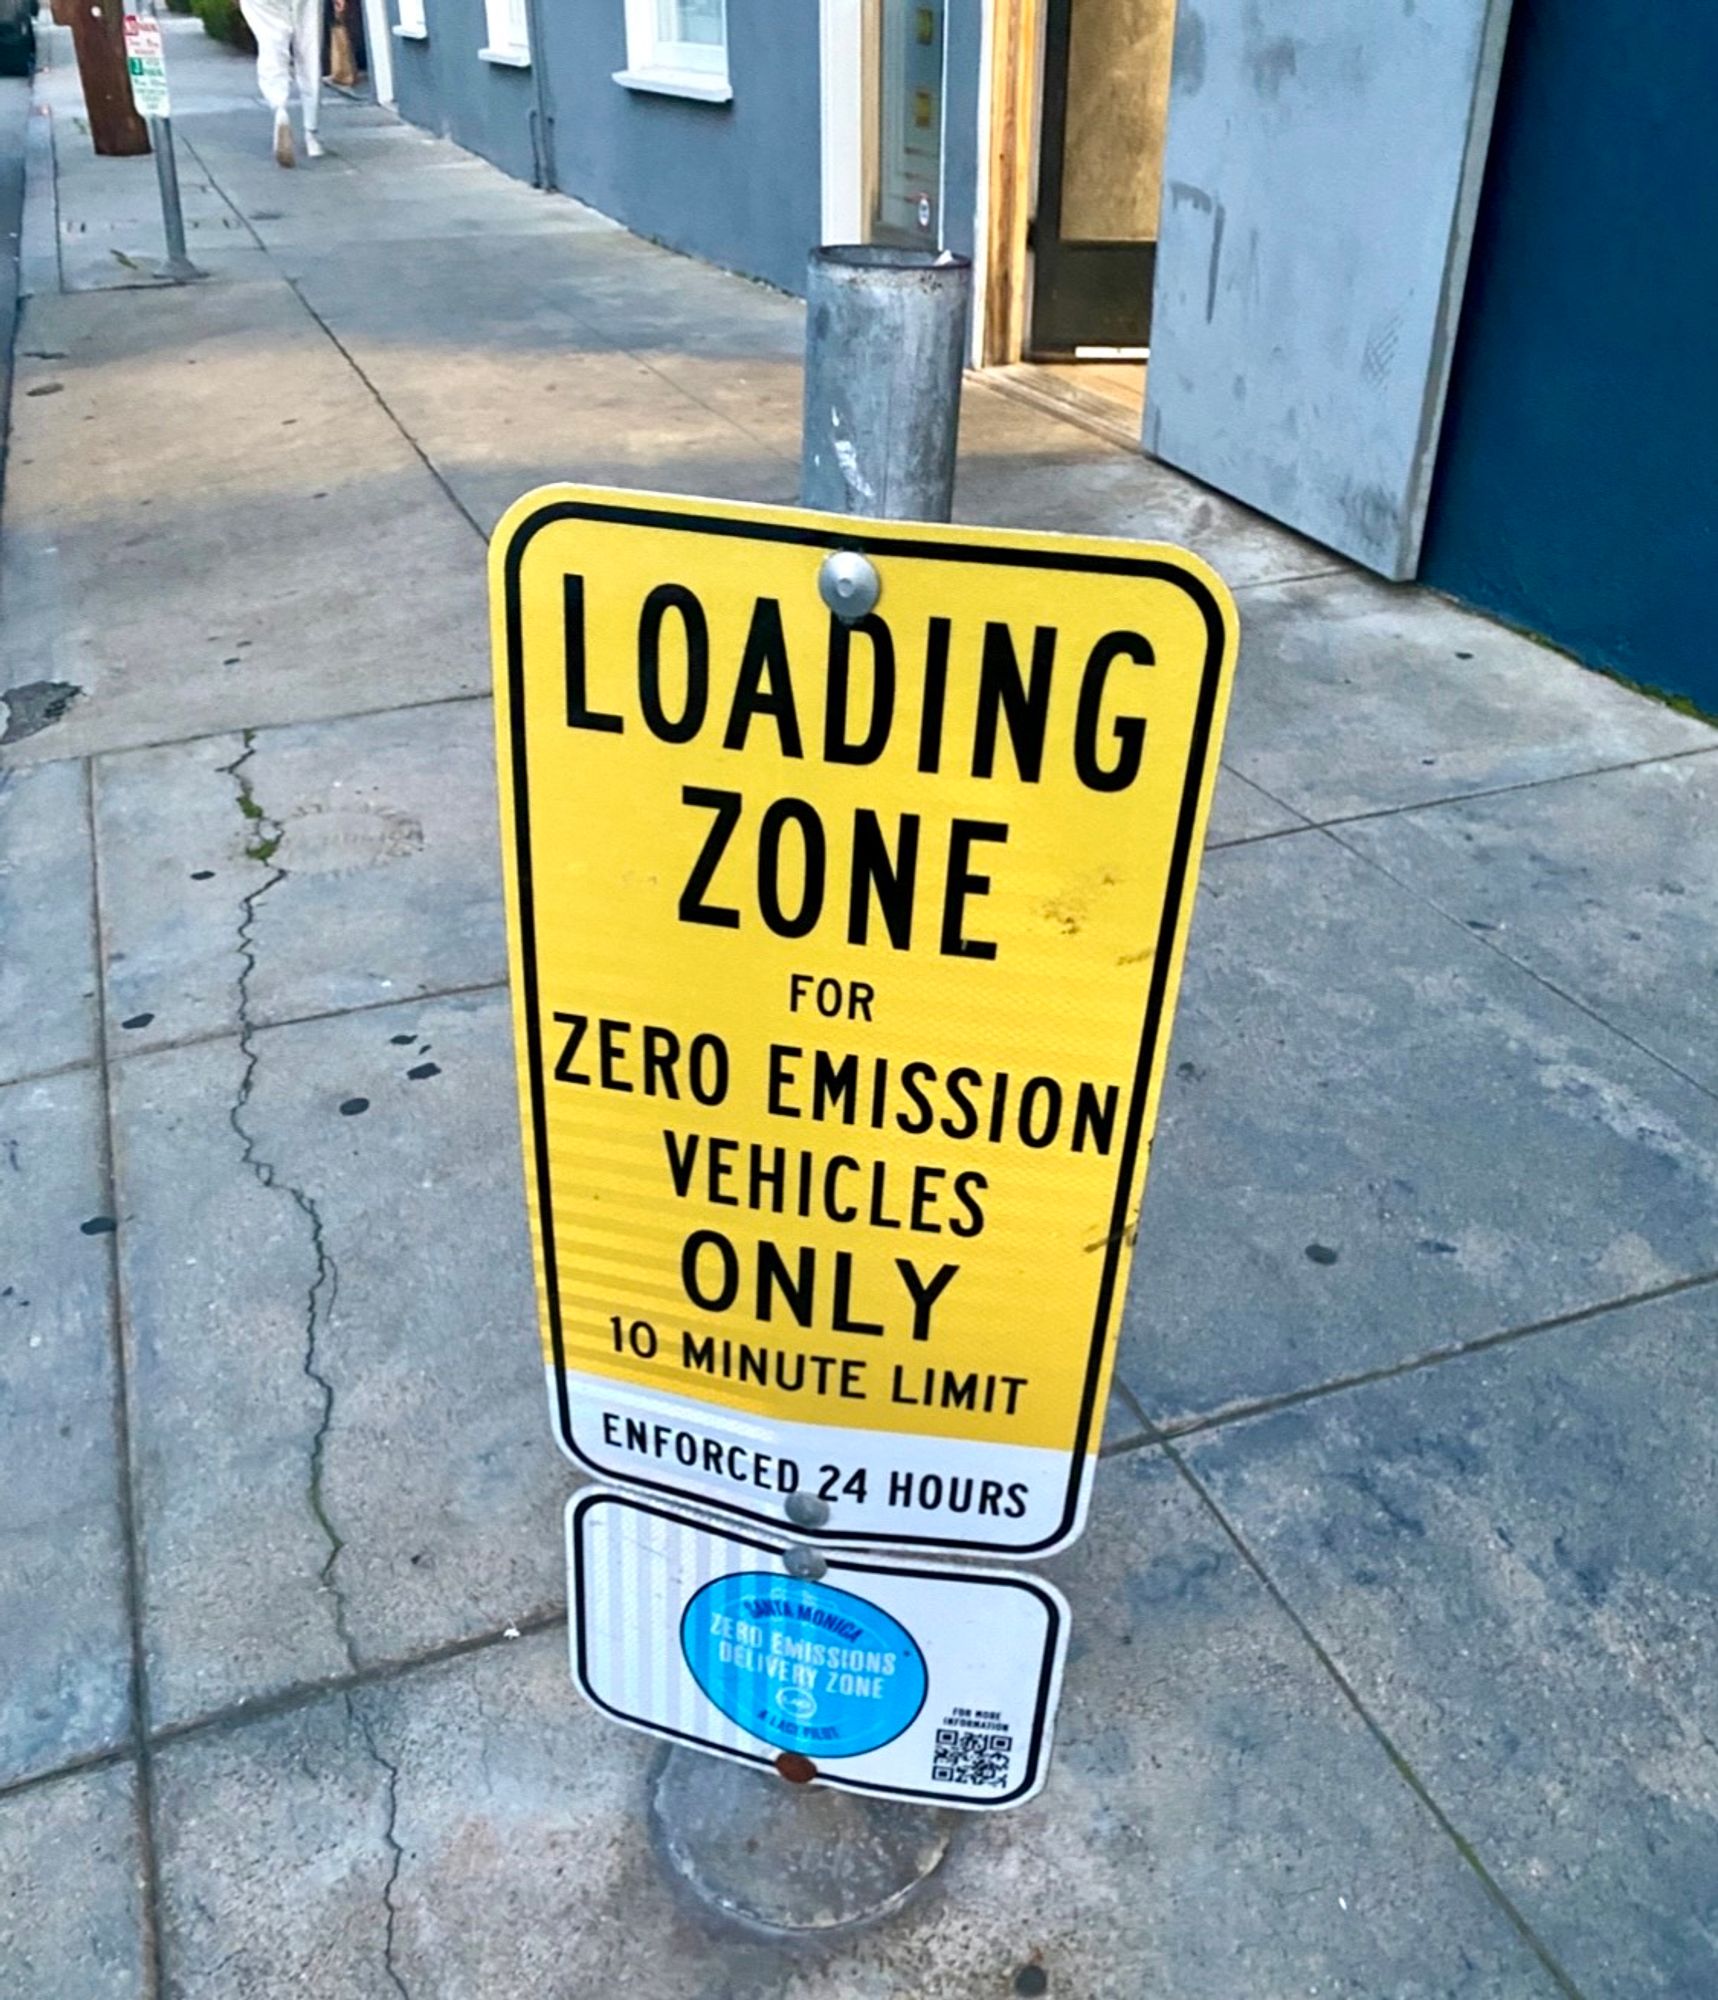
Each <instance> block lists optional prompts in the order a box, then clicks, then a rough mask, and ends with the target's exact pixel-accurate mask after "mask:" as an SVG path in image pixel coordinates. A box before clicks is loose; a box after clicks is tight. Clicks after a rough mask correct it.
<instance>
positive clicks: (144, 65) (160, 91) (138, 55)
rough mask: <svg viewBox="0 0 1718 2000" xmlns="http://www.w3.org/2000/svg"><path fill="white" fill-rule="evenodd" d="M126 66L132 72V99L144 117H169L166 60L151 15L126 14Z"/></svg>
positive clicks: (156, 25)
mask: <svg viewBox="0 0 1718 2000" xmlns="http://www.w3.org/2000/svg"><path fill="white" fill-rule="evenodd" d="M125 66H126V68H127V70H129V71H130V73H131V101H132V102H133V103H134V104H135V105H136V106H137V110H138V115H139V116H140V117H143V118H171V117H172V115H173V107H172V103H171V101H170V100H169V98H168V95H167V59H166V57H165V55H164V54H163V52H162V48H161V23H160V22H159V21H158V20H157V19H156V18H155V17H154V15H153V14H127V15H126V17H125Z"/></svg>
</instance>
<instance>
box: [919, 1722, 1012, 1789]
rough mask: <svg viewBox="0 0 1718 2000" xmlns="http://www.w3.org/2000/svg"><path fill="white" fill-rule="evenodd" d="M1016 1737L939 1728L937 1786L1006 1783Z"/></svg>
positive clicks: (934, 1772) (933, 1767)
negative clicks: (1010, 1756) (1010, 1755)
mask: <svg viewBox="0 0 1718 2000" xmlns="http://www.w3.org/2000/svg"><path fill="white" fill-rule="evenodd" d="M1013 1748H1014V1738H1013V1737H1012V1736H995V1735H992V1734H991V1733H990V1732H988V1731H986V1730H982V1729H939V1730H938V1731H937V1740H936V1749H935V1751H934V1753H933V1756H932V1762H931V1782H932V1784H936V1785H1005V1784H1007V1782H1008V1760H1009V1753H1010V1752H1011V1751H1012V1750H1013Z"/></svg>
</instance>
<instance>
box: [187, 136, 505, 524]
mask: <svg viewBox="0 0 1718 2000" xmlns="http://www.w3.org/2000/svg"><path fill="white" fill-rule="evenodd" d="M185 149H186V151H187V152H188V153H190V155H191V157H192V159H194V160H195V161H196V163H197V165H198V167H199V168H200V169H201V171H202V173H203V174H204V176H205V177H206V179H207V180H208V183H209V185H210V187H212V188H213V189H214V191H215V192H216V194H218V195H219V196H220V198H221V199H222V201H224V202H225V203H226V204H227V206H228V208H230V209H231V210H232V211H233V213H234V215H236V216H237V217H238V219H239V221H240V222H241V223H243V225H244V227H245V229H246V231H247V232H248V233H249V235H250V237H251V239H252V241H253V242H254V243H255V244H256V246H257V248H258V249H259V250H260V251H261V252H262V254H263V256H264V257H265V258H267V260H268V261H269V263H271V264H273V265H274V268H275V269H276V270H277V271H278V272H279V273H280V276H281V279H282V281H283V283H284V284H285V285H286V287H287V289H288V290H289V291H290V292H291V293H292V295H293V297H294V298H295V299H297V301H298V303H299V304H300V305H301V306H302V307H303V308H304V310H305V312H307V313H308V314H309V315H310V317H311V319H312V320H314V321H315V323H316V325H317V326H319V327H320V328H321V329H322V332H323V335H324V336H325V338H326V339H327V340H328V342H329V344H330V345H331V346H332V347H333V349H334V351H335V352H336V353H337V354H338V355H339V356H340V358H341V360H342V361H344V362H345V364H346V366H347V367H348V368H350V369H351V371H352V373H353V374H354V375H356V376H357V378H358V380H359V381H360V382H362V383H363V385H364V387H365V388H366V389H367V390H368V391H369V392H370V395H371V397H372V398H373V399H374V401H375V404H376V407H377V408H378V409H379V410H380V411H381V412H382V414H383V415H384V416H385V417H386V418H387V419H388V421H389V423H391V424H392V425H393V427H394V429H395V430H397V431H398V432H399V434H400V436H401V437H402V438H404V439H405V441H406V443H407V444H408V445H409V446H410V447H411V449H412V452H413V454H414V456H415V457H416V458H417V460H418V462H419V464H420V465H422V466H423V468H424V470H425V471H426V472H427V473H428V474H429V476H430V477H431V478H432V479H433V480H434V481H435V483H436V485H437V486H439V487H440V488H441V490H442V492H443V493H444V494H445V495H446V497H447V499H448V500H449V501H450V502H451V503H452V505H453V506H454V508H455V509H456V510H457V511H458V513H459V514H460V516H461V517H462V519H464V520H465V521H466V522H467V523H469V525H470V527H471V530H472V532H473V533H474V534H475V535H476V536H477V537H478V539H479V540H480V541H482V542H484V543H486V544H487V542H488V540H489V537H488V536H487V535H486V534H485V533H484V530H483V524H482V522H481V521H479V520H478V518H477V516H476V515H475V514H473V513H472V511H471V510H470V508H469V507H467V506H466V504H465V502H464V501H463V500H461V499H460V497H459V495H458V494H457V493H456V492H455V491H454V490H453V488H452V487H451V486H450V485H449V484H448V482H447V480H446V479H444V478H443V477H442V474H441V470H440V468H439V467H438V466H437V465H436V463H435V461H434V460H433V459H432V458H431V457H430V455H429V453H428V452H426V451H425V450H424V448H423V446H422V445H420V444H419V443H418V441H417V439H416V438H415V437H413V436H412V434H411V432H410V431H409V430H407V429H406V427H405V425H404V424H403V423H401V421H400V419H399V418H398V417H397V416H396V415H395V414H394V411H393V409H392V407H391V406H390V404H389V402H388V400H387V398H386V397H385V396H384V395H383V394H382V392H381V390H380V389H378V388H377V386H376V384H375V383H374V382H372V381H371V379H370V377H369V376H368V375H366V374H365V372H364V370H363V369H362V367H360V366H359V364H358V361H357V359H356V357H355V356H354V355H353V354H352V352H351V350H350V349H349V348H348V347H347V345H346V343H345V342H344V341H343V340H342V339H341V338H340V336H339V335H338V334H337V333H336V332H335V331H334V329H333V327H332V326H330V325H329V323H328V321H327V320H325V319H324V318H323V317H322V315H321V313H319V312H318V311H317V310H316V308H315V307H314V306H313V305H312V304H311V303H310V301H309V299H308V298H306V297H305V294H304V288H303V287H302V286H301V285H300V284H299V282H298V280H297V279H296V278H295V277H293V275H292V273H291V272H290V271H287V270H285V269H283V268H282V266H281V265H280V264H279V263H278V262H277V261H276V259H275V257H274V256H273V254H272V253H271V252H270V250H269V247H268V245H267V244H266V243H265V242H264V241H263V240H262V238H261V236H259V235H258V234H257V231H256V228H255V226H254V224H253V223H252V222H251V219H250V217H249V216H247V215H246V214H245V213H244V212H243V210H242V209H240V207H239V206H238V204H237V203H236V202H235V201H234V200H233V198H232V196H231V195H229V194H228V193H227V191H226V189H225V188H224V187H222V185H221V183H220V182H219V180H217V179H216V177H215V175H214V174H213V173H212V172H211V171H210V169H209V165H208V162H207V161H206V160H204V158H203V156H202V155H201V154H200V153H199V152H198V151H197V150H196V148H195V147H194V146H193V145H191V143H190V142H189V141H186V142H185Z"/></svg>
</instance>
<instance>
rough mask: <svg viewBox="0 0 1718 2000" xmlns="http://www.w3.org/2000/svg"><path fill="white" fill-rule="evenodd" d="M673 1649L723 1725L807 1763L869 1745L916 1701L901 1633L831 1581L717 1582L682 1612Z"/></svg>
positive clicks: (924, 1680)
mask: <svg viewBox="0 0 1718 2000" xmlns="http://www.w3.org/2000/svg"><path fill="white" fill-rule="evenodd" d="M680 1650H681V1651H682V1652H683V1653H684V1654H685V1656H686V1664H687V1666H688V1667H689V1668H690V1669H691V1671H692V1678H693V1679H694V1680H695V1681H696V1682H697V1683H698V1685H699V1687H701V1688H702V1689H703V1690H704V1692H705V1694H706V1695H707V1696H708V1697H709V1698H710V1700H711V1701H712V1702H714V1703H715V1705H716V1706H717V1707H718V1708H719V1709H720V1710H721V1711H722V1713H723V1714H724V1715H725V1716H727V1718H728V1719H729V1721H730V1722H737V1723H738V1724H739V1725H740V1727H741V1728H742V1729H749V1730H750V1731H751V1733H752V1734H753V1735H754V1736H759V1737H762V1739H763V1740H764V1742H766V1743H769V1744H773V1745H774V1746H775V1748H776V1749H778V1750H797V1751H799V1752H800V1753H801V1754H802V1755H803V1756H807V1757H810V1758H813V1759H814V1760H815V1759H817V1758H820V1757H857V1756H860V1755H861V1754H862V1753H863V1752H865V1751H867V1750H880V1749H881V1748H882V1747H883V1745H884V1744H885V1743H892V1742H894V1740H895V1738H896V1737H897V1736H899V1735H900V1734H901V1732H902V1731H903V1730H905V1729H907V1728H908V1727H910V1726H911V1724H912V1721H913V1719H914V1717H915V1716H916V1715H917V1714H918V1712H919V1710H920V1709H921V1708H923V1707H924V1705H925V1693H926V1689H927V1686H928V1677H927V1675H926V1672H925V1659H924V1655H923V1654H922V1653H921V1652H920V1651H919V1648H918V1645H917V1643H916V1642H915V1640H914V1639H913V1636H912V1634H911V1633H910V1632H909V1631H908V1630H907V1629H906V1627H905V1626H904V1625H902V1624H900V1623H899V1622H898V1621H897V1620H896V1619H894V1618H891V1617H890V1616H889V1614H888V1612H886V1611H884V1610H881V1609H880V1608H879V1607H878V1606H877V1605H875V1604H868V1603H867V1602H866V1601H865V1599H864V1598H862V1597H855V1596H854V1595H853V1593H852V1592H851V1591H848V1590H837V1589H835V1587H834V1586H833V1585H832V1584H827V1583H809V1582H805V1581H803V1580H802V1579H800V1578H798V1577H790V1576H772V1575H770V1574H769V1573H768V1572H767V1571H745V1572H742V1573H741V1574H740V1575H738V1576H719V1577H717V1579H716V1580H715V1582H714V1583H707V1584H705V1586H704V1588H703V1589H702V1590H700V1591H699V1592H698V1594H697V1595H696V1596H695V1597H694V1598H693V1599H692V1601H691V1602H690V1603H689V1604H688V1605H687V1607H686V1610H685V1614H684V1615H683V1616H682V1618H681V1620H680Z"/></svg>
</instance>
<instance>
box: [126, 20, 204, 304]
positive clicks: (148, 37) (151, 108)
mask: <svg viewBox="0 0 1718 2000" xmlns="http://www.w3.org/2000/svg"><path fill="white" fill-rule="evenodd" d="M125 64H126V68H127V70H128V71H129V72H130V75H131V96H132V101H133V102H134V103H135V104H136V106H137V108H138V110H139V111H140V112H141V113H142V114H143V116H144V117H145V118H147V119H148V121H149V139H150V144H151V146H152V147H153V148H154V152H155V178H156V181H157V183H158V184H159V186H160V189H161V222H162V227H163V230H164V232H165V234H166V238H167V261H166V262H165V263H164V264H163V265H161V266H160V268H159V269H158V271H157V273H156V275H157V276H158V277H162V278H170V279H172V280H173V282H174V283H175V284H184V283H185V282H186V281H187V280H188V279H191V278H200V277H202V276H203V275H204V274H203V272H202V271H200V270H199V269H198V268H197V266H196V265H195V264H193V263H192V262H191V259H190V257H189V256H188V255H187V253H186V249H185V211H184V207H183V205H182V204H181V202H180V199H179V163H178V159H177V157H176V155H175V153H174V151H173V101H172V97H171V95H170V94H169V92H168V89H167V62H166V57H165V54H164V52H163V49H162V43H161V22H160V20H159V19H158V18H157V14H156V5H155V0H149V11H148V12H147V13H146V14H133V13H128V14H127V15H126V17H125Z"/></svg>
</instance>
